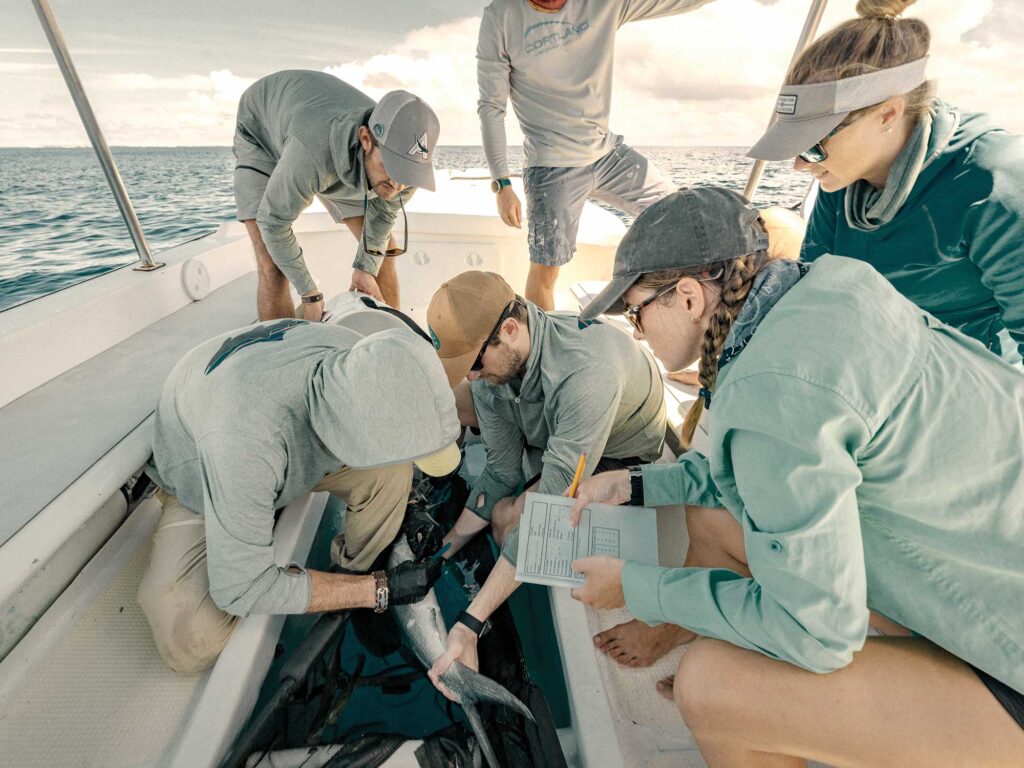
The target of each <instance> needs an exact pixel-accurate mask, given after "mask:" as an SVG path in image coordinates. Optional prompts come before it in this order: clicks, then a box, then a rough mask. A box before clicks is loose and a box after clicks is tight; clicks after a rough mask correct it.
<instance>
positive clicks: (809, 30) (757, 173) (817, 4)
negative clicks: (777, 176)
mask: <svg viewBox="0 0 1024 768" xmlns="http://www.w3.org/2000/svg"><path fill="white" fill-rule="evenodd" d="M826 5H828V0H812V2H811V8H810V10H809V11H808V12H807V18H806V19H805V20H804V28H803V29H802V30H801V31H800V38H799V39H798V40H797V42H796V49H795V50H794V51H793V57H792V58H791V59H790V60H789V66H787V67H786V72H789V69H790V67H792V66H793V64H794V63H795V62H796V60H797V59H798V58H800V54H801V53H803V52H804V49H805V48H806V47H807V46H808V44H810V42H811V40H813V39H814V35H815V34H816V33H817V31H818V25H819V24H821V17H822V16H823V15H824V14H825V6H826ZM775 117H776V116H775V105H774V104H773V105H772V116H771V118H770V119H769V120H768V127H769V128H770V127H771V126H772V123H774V122H775ZM764 166H765V161H764V160H755V161H754V165H753V167H752V168H751V169H750V176H748V177H747V186H746V187H744V189H743V196H744V197H745V198H747V200H753V198H754V192H755V191H757V185H758V184H759V183H760V181H761V174H762V173H764Z"/></svg>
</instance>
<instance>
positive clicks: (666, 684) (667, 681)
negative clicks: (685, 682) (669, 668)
mask: <svg viewBox="0 0 1024 768" xmlns="http://www.w3.org/2000/svg"><path fill="white" fill-rule="evenodd" d="M675 684H676V676H675V675H669V676H668V677H663V678H661V680H659V681H658V682H657V683H656V684H655V686H654V690H656V691H657V692H658V695H659V696H661V698H663V699H668V700H669V701H675V700H676V697H675V695H674V694H673V693H672V689H673V688H674V687H675Z"/></svg>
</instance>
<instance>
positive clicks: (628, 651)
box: [594, 619, 697, 667]
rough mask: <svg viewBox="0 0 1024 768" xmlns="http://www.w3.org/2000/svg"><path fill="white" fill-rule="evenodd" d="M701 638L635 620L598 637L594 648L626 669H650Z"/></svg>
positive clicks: (672, 625) (687, 632)
mask: <svg viewBox="0 0 1024 768" xmlns="http://www.w3.org/2000/svg"><path fill="white" fill-rule="evenodd" d="M696 636H697V635H695V634H694V633H693V632H691V631H690V630H688V629H683V628H682V627H679V626H676V625H675V624H659V625H658V626H656V627H650V626H648V625H646V624H644V623H643V622H642V621H639V620H637V619H633V620H632V621H627V622H626V623H624V624H616V625H615V626H614V627H612V628H611V629H606V630H605V631H604V632H599V633H598V634H596V635H594V645H596V646H597V649H598V650H599V651H601V653H603V654H605V655H606V656H609V657H611V658H612V659H614V660H615V661H617V662H619V664H622V665H623V666H626V667H649V666H651V664H653V663H654V662H656V661H657V660H658V659H660V658H661V657H662V656H664V655H665V654H666V653H668V652H669V651H671V650H672V649H673V648H676V647H677V646H680V645H682V644H683V643H688V642H690V641H691V640H693V639H694V638H695V637H696Z"/></svg>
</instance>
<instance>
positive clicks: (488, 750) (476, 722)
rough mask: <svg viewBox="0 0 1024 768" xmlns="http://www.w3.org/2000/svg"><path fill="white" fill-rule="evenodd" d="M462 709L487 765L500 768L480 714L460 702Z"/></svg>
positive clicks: (474, 708)
mask: <svg viewBox="0 0 1024 768" xmlns="http://www.w3.org/2000/svg"><path fill="white" fill-rule="evenodd" d="M509 695H511V694H509ZM462 709H463V711H464V712H465V713H466V719H467V720H469V727H470V729H472V731H473V735H474V736H476V743H477V744H479V745H480V751H481V752H483V753H484V760H485V761H486V762H487V765H489V766H490V767H491V768H501V763H499V762H498V756H497V755H496V754H494V747H492V746H491V740H490V739H489V738H487V729H486V728H485V727H484V721H483V718H481V717H480V713H479V712H477V709H476V707H475V706H474V705H472V704H470V703H469V702H468V701H465V700H463V702H462Z"/></svg>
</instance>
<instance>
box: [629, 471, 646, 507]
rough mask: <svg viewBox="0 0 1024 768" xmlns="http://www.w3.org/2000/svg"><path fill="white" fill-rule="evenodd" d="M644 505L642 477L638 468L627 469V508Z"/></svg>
mask: <svg viewBox="0 0 1024 768" xmlns="http://www.w3.org/2000/svg"><path fill="white" fill-rule="evenodd" d="M643 505H644V476H643V473H642V472H641V471H640V467H629V506H631V507H642V506H643Z"/></svg>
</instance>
